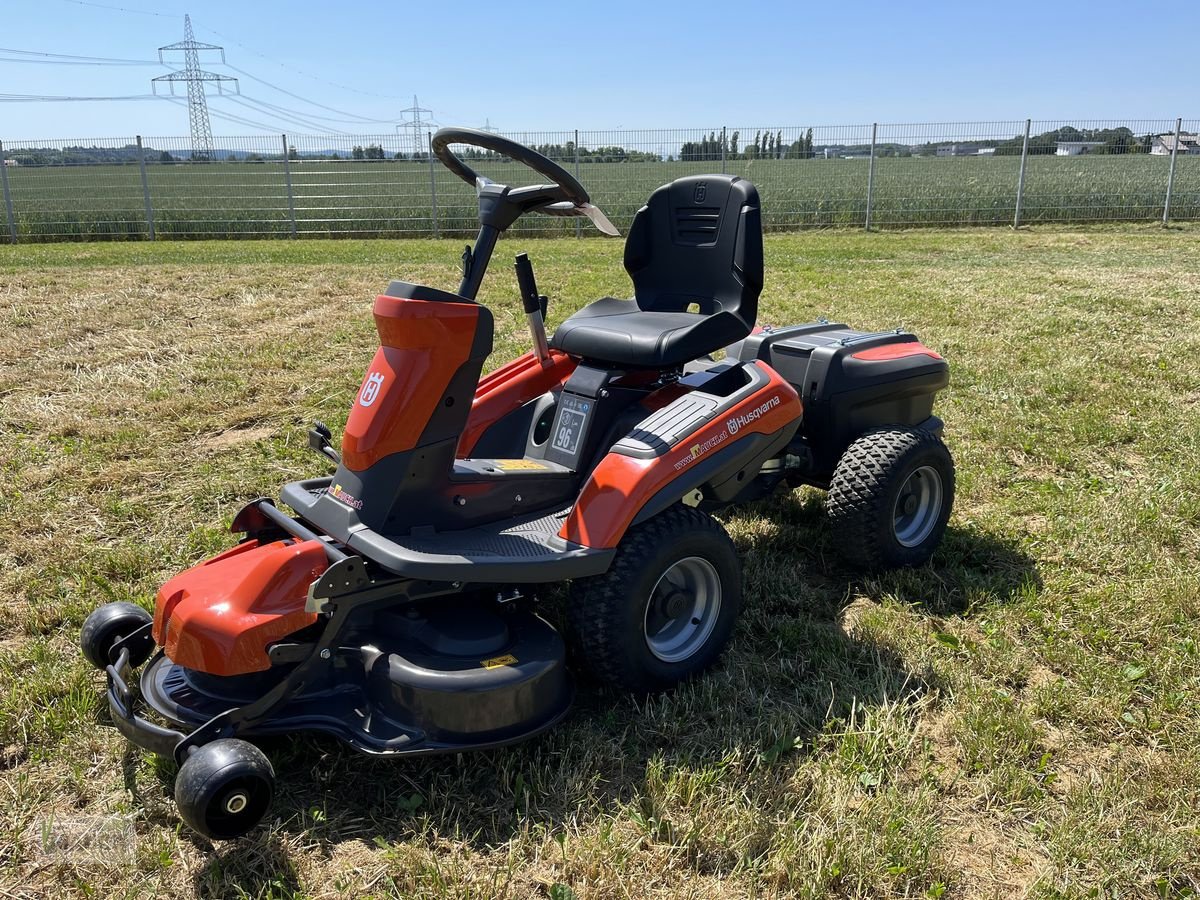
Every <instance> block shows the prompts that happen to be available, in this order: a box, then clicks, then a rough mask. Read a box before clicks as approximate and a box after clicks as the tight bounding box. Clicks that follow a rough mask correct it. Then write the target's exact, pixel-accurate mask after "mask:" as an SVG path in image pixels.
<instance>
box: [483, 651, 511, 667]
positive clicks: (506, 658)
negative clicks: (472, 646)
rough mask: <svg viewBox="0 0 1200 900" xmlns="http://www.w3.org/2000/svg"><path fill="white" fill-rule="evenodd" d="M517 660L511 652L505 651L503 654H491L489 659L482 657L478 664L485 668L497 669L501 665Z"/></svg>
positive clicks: (507, 664)
mask: <svg viewBox="0 0 1200 900" xmlns="http://www.w3.org/2000/svg"><path fill="white" fill-rule="evenodd" d="M516 661H517V658H516V657H515V656H513V655H512V654H511V653H505V654H504V655H503V656H493V657H492V658H491V659H483V660H480V661H479V664H480V665H481V666H483V667H484V668H485V669H499V668H500V667H502V666H511V665H512V664H513V663H515V662H516Z"/></svg>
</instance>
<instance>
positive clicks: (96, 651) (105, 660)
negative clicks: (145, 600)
mask: <svg viewBox="0 0 1200 900" xmlns="http://www.w3.org/2000/svg"><path fill="white" fill-rule="evenodd" d="M152 621H154V619H153V618H152V617H151V615H150V613H148V612H146V611H145V610H144V609H142V608H141V607H140V606H138V605H136V604H134V603H105V604H104V605H103V606H100V607H97V608H96V609H95V611H93V612H92V614H91V615H90V616H88V617H87V619H85V620H84V623H83V628H82V629H81V630H80V632H79V646H80V648H82V650H83V655H84V657H85V658H86V659H87V661H88V662H90V663H91V664H92V665H93V666H95V667H96V668H97V669H104V668H106V667H107V666H108V664H109V663H111V662H113V659H112V658H111V653H112V648H113V647H114V646H115V645H116V643H117V641H119V640H121V638H124V637H128V636H129V635H131V634H133V632H135V631H137V630H138V629H139V628H141V627H143V626H144V625H148V624H149V623H150V622H152ZM128 646H129V664H130V665H131V666H133V667H135V668H136V667H137V666H140V665H141V664H142V663H144V662H145V661H146V660H148V659H149V658H150V654H151V653H153V652H154V638H153V637H151V636H150V632H149V631H147V632H145V633H144V634H143V635H142V636H141V637H140V638H138V640H137V641H134V642H132V643H131V644H129V645H128Z"/></svg>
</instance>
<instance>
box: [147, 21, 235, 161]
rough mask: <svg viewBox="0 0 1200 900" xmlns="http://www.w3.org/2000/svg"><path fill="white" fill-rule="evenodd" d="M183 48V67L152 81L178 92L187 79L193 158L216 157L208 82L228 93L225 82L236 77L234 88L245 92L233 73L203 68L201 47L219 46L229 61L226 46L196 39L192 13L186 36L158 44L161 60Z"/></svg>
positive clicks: (219, 49)
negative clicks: (161, 45) (169, 52)
mask: <svg viewBox="0 0 1200 900" xmlns="http://www.w3.org/2000/svg"><path fill="white" fill-rule="evenodd" d="M179 50H182V51H183V68H182V69H178V70H176V71H174V72H170V73H168V74H166V75H159V76H158V77H157V78H154V79H152V80H151V82H150V86H151V88H152V89H153V90H154V92H155V93H156V94H157V93H158V82H160V81H162V82H166V83H168V84H170V86H171V93H172V94H174V93H175V82H177V81H184V82H187V97H188V125H189V127H190V128H191V132H192V159H193V160H208V159H212V154H213V136H212V123H211V122H210V121H209V119H208V101H207V100H206V99H205V97H204V82H206V81H214V82H216V84H217V91H218V92H219V93H222V94H223V93H225V88H224V82H226V81H232V82H233V86H234V89H235V90H236V91H237V93H239V94H240V93H241V88H240V87H239V85H238V83H237V79H236V78H233V77H231V76H229V75H218V74H217V73H215V72H206V71H205V70H204V69H201V68H200V51H201V50H216V51H218V52H219V53H220V54H221V62H222V63H224V62H225V48H224V47H218V46H217V45H216V44H204V43H201V42H200V41H198V40H196V38H195V35H193V34H192V17H191V16H184V17H183V40H182V41H179V42H178V43H176V44H167V46H165V47H159V48H158V61H159V62H160V63H161V62H164V60H163V52H164V51H179Z"/></svg>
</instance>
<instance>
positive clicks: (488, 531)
mask: <svg viewBox="0 0 1200 900" xmlns="http://www.w3.org/2000/svg"><path fill="white" fill-rule="evenodd" d="M569 512H570V509H564V510H562V511H560V512H556V513H552V514H551V515H548V516H542V517H541V518H540V519H533V520H532V521H528V522H520V523H518V524H515V525H509V526H508V527H506V528H499V524H503V523H498V525H496V526H491V527H490V528H489V527H488V526H481V527H479V528H468V529H466V530H464V531H449V532H443V533H441V534H431V535H428V536H424V535H418V536H412V535H409V536H404V537H394V538H392V540H393V541H394V542H395V543H397V544H399V545H400V546H401V547H406V548H408V549H410V550H415V551H416V552H418V553H429V554H435V555H438V556H459V557H461V558H462V559H464V560H472V559H482V558H484V557H507V558H517V559H530V560H536V559H540V558H543V557H547V556H557V555H558V554H559V553H562V552H563V550H565V549H566V542H565V541H563V540H562V538H560V537H558V531H559V529H560V528H562V524H563V522H564V521H565V520H566V518H567V514H568V513H569ZM497 529H498V530H497Z"/></svg>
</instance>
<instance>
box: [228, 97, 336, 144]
mask: <svg viewBox="0 0 1200 900" xmlns="http://www.w3.org/2000/svg"><path fill="white" fill-rule="evenodd" d="M224 99H226V100H229V101H230V102H232V103H237V104H238V105H239V106H244V107H246V108H247V109H250V110H252V111H254V112H255V113H258V114H259V115H266V116H269V117H270V118H272V119H278V120H279V121H280V122H287V123H289V124H291V125H293V126H295V125H298V126H300V127H301V128H310V129H313V130H314V131H319V132H322V133H325V134H336V135H342V136H343V137H348V135H347V133H346V132H344V131H339V130H338V129H336V128H330V127H329V126H328V125H322V124H320V123H319V122H310V121H309V120H307V119H304V118H300V117H298V116H297V117H293V116H287V115H284V114H282V113H276V112H271V111H270V110H269V109H261V108H260V104H258V103H257V101H255V100H253V99H252V98H250V97H244V96H238V97H225V98H224Z"/></svg>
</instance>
